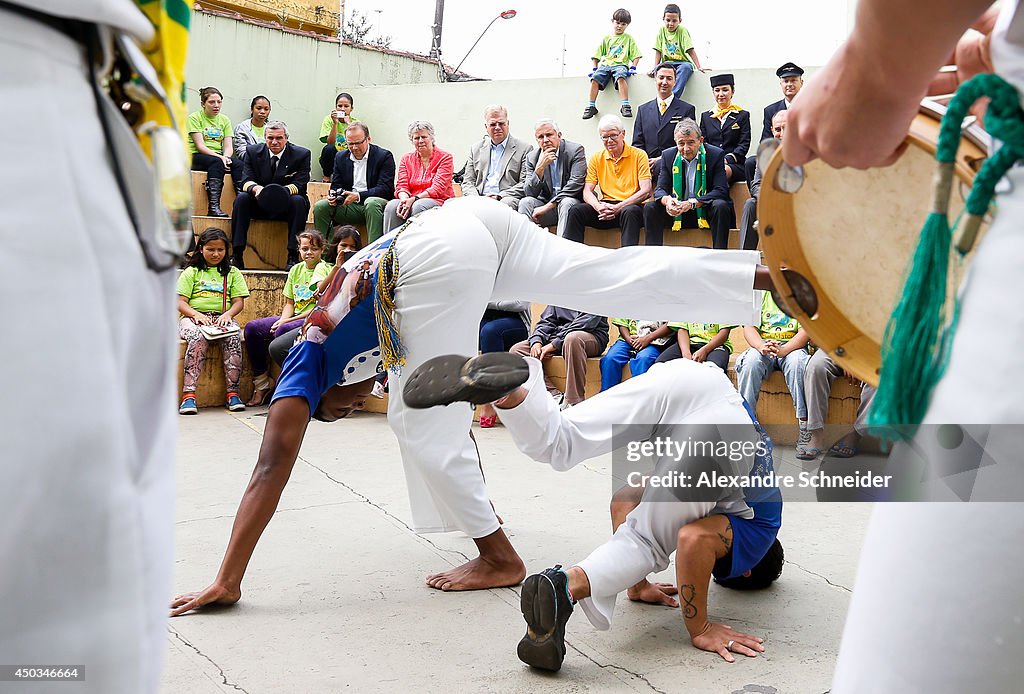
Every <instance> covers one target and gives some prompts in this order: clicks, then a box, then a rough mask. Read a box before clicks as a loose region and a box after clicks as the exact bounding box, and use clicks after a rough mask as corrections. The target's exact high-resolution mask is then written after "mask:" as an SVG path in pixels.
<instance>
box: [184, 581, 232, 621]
mask: <svg viewBox="0 0 1024 694" xmlns="http://www.w3.org/2000/svg"><path fill="white" fill-rule="evenodd" d="M241 598H242V591H241V590H240V589H238V588H229V587H227V586H223V585H221V584H219V583H214V584H212V585H210V586H208V587H206V588H204V589H203V590H200V591H196V592H194V593H183V594H181V595H179V596H178V597H176V598H174V600H172V601H171V615H170V616H171V617H177V616H178V615H180V614H185V613H186V612H188V611H190V610H198V609H199V608H200V607H204V606H207V605H209V606H213V605H218V606H222V607H227V606H228V605H234V604H235V603H236V602H238V601H239V600H240V599H241Z"/></svg>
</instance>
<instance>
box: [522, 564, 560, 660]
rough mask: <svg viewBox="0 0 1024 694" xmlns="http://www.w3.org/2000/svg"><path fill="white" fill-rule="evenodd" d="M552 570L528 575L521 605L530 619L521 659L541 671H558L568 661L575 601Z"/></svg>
mask: <svg viewBox="0 0 1024 694" xmlns="http://www.w3.org/2000/svg"><path fill="white" fill-rule="evenodd" d="M551 572H552V569H548V570H547V571H545V572H543V573H539V574H533V575H532V576H528V577H527V578H526V580H525V581H523V592H522V597H521V598H520V608H521V609H522V611H523V619H525V620H526V635H525V636H523V638H522V639H521V640H520V641H519V647H518V648H517V649H516V652H517V653H518V655H519V659H520V660H521V661H523V662H524V663H526V664H527V665H529V666H530V667H535V668H538V669H541V670H549V671H551V672H557V671H558V670H559V669H561V667H562V661H563V660H565V623H566V622H567V621H569V616H570V615H571V614H572V603H571V602H570V601H569V596H568V595H566V593H565V586H564V585H556V583H555V581H554V580H552V578H551V576H550V575H548V574H549V573H551Z"/></svg>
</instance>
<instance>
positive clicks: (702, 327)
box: [668, 323, 736, 354]
mask: <svg viewBox="0 0 1024 694" xmlns="http://www.w3.org/2000/svg"><path fill="white" fill-rule="evenodd" d="M668 327H670V328H672V329H673V330H680V329H682V330H685V331H686V332H688V333H689V334H690V342H691V343H692V342H696V343H699V344H704V345H706V344H708V343H709V342H711V339H712V338H713V337H714V336H715V335H717V334H718V333H720V332H721V331H722V328H735V327H736V326H735V325H719V324H718V323H669V324H668ZM722 346H723V347H725V348H726V349H727V350H729V353H730V354H731V353H732V340H731V339H730V338H726V339H725V344H723V345H722Z"/></svg>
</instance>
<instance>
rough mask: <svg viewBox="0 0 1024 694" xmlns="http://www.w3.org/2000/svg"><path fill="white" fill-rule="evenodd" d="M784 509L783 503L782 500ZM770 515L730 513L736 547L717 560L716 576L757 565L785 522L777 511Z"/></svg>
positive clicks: (733, 574) (737, 573)
mask: <svg viewBox="0 0 1024 694" xmlns="http://www.w3.org/2000/svg"><path fill="white" fill-rule="evenodd" d="M778 505H779V510H780V511H781V507H782V504H781V502H780V503H779V504H778ZM768 516H769V517H765V516H761V517H754V518H741V517H739V516H729V524H730V525H732V549H731V550H729V553H728V554H726V555H725V556H724V557H722V558H721V559H719V560H718V561H716V562H715V566H714V568H713V569H712V570H711V573H712V574H713V575H714V577H715V578H718V579H726V578H735V577H736V576H742V575H743V574H745V573H746V572H748V571H750V570H751V569H753V568H754V567H755V566H756V565H757V563H758V562H760V561H761V560H762V559H764V555H766V554H767V553H768V550H769V549H771V547H772V544H774V543H775V538H776V537H777V536H778V534H779V527H780V526H781V523H780V522H779V521H778V520H776V517H775V516H774V514H768Z"/></svg>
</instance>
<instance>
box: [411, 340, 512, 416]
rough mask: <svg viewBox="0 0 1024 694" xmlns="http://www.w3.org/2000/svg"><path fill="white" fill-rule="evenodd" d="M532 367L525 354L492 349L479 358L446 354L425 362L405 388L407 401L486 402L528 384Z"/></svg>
mask: <svg viewBox="0 0 1024 694" xmlns="http://www.w3.org/2000/svg"><path fill="white" fill-rule="evenodd" d="M529 377H530V367H529V365H528V364H527V363H526V362H525V361H524V360H523V358H522V357H520V356H518V355H516V354H510V353H508V352H490V353H488V354H481V355H479V356H475V357H464V356H461V355H458V354H446V355H444V356H441V357H434V358H433V359H431V360H429V361H427V362H425V363H423V364H421V365H420V366H419V367H418V368H417V369H416V370H415V371H413V372H412V375H411V376H410V377H409V380H408V381H406V382H405V386H404V387H403V388H402V398H403V399H404V400H405V404H406V405H408V406H409V407H412V408H415V409H425V408H427V407H434V406H436V405H450V404H451V403H453V402H468V403H471V404H473V405H482V404H484V403H488V402H494V401H495V400H497V399H498V398H501V397H504V396H505V395H508V394H509V393H511V392H512V391H513V390H515V389H516V388H518V387H519V386H521V385H523V384H524V383H526V381H527V379H528V378H529Z"/></svg>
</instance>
